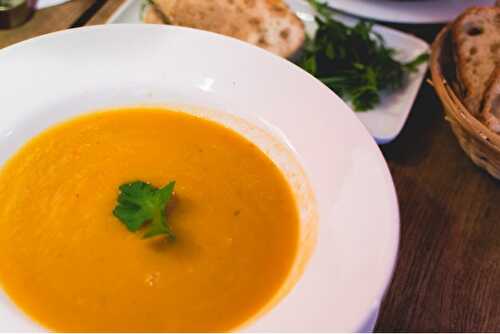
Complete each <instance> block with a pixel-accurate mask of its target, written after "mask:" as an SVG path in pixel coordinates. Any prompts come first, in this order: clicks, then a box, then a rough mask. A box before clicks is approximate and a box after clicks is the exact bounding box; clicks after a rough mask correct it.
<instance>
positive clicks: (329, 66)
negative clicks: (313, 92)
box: [299, 0, 429, 111]
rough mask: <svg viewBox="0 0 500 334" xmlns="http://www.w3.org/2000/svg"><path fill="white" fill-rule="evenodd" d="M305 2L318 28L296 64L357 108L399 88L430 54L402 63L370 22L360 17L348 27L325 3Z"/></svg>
mask: <svg viewBox="0 0 500 334" xmlns="http://www.w3.org/2000/svg"><path fill="white" fill-rule="evenodd" d="M308 2H309V4H310V5H311V6H312V7H313V9H314V10H315V11H316V17H315V19H316V22H317V24H318V30H317V32H316V35H315V37H314V38H312V39H311V38H308V39H307V40H306V43H305V47H304V54H303V55H302V57H301V59H300V61H299V65H300V66H301V67H302V68H304V69H305V70H306V71H308V72H309V73H311V74H312V75H314V76H315V77H317V78H318V79H319V80H321V81H322V82H323V83H324V84H325V85H327V86H328V87H329V88H330V89H332V90H333V91H334V92H335V93H337V94H338V95H339V96H340V97H342V98H343V99H344V100H346V101H349V102H350V103H351V104H352V106H353V107H354V110H356V111H366V110H369V109H372V108H373V107H374V106H375V105H376V104H378V103H379V102H380V91H382V90H385V89H396V88H399V87H401V86H402V84H403V82H404V79H405V75H406V74H407V73H409V72H414V71H416V70H417V68H418V65H420V64H421V63H423V62H425V61H427V59H428V57H429V55H428V54H427V53H424V54H421V55H419V56H418V57H416V58H415V59H414V60H412V61H410V62H408V63H401V62H399V61H397V60H395V59H394V56H395V54H396V50H394V49H392V48H389V47H387V46H386V45H385V42H384V39H383V37H382V36H380V35H379V34H377V33H375V32H374V31H373V30H372V28H373V24H372V23H370V22H367V21H363V20H361V21H359V22H358V23H357V24H356V25H355V26H354V27H349V26H347V25H345V24H343V23H342V22H339V21H336V20H334V19H333V18H332V15H331V11H330V9H329V8H328V6H327V5H326V4H323V3H320V2H318V0H308Z"/></svg>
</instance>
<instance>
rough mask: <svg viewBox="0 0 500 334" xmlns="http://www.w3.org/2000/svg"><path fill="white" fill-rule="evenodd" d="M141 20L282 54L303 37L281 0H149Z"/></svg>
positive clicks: (288, 52) (300, 24)
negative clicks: (208, 33)
mask: <svg viewBox="0 0 500 334" xmlns="http://www.w3.org/2000/svg"><path fill="white" fill-rule="evenodd" d="M158 11H161V13H159V12H158ZM161 14H163V15H164V18H162V17H161ZM143 20H144V21H145V22H146V23H169V24H174V25H181V26H187V27H192V28H197V29H203V30H208V31H212V32H216V33H220V34H224V35H228V36H231V37H235V38H238V39H240V40H243V41H246V42H249V43H252V44H255V45H257V46H260V47H262V48H264V49H267V50H269V51H271V52H273V53H275V54H277V55H280V56H283V57H290V56H292V55H293V54H294V53H295V52H296V51H297V50H298V49H299V48H300V47H301V45H302V44H303V42H304V39H305V32H304V24H303V22H302V21H301V20H300V19H299V18H298V17H297V16H296V15H295V13H294V12H292V11H291V10H290V9H289V8H288V6H287V5H286V4H285V3H284V2H283V1H282V0H153V5H152V6H149V7H147V8H146V9H145V12H144V14H143ZM165 21H167V22H165Z"/></svg>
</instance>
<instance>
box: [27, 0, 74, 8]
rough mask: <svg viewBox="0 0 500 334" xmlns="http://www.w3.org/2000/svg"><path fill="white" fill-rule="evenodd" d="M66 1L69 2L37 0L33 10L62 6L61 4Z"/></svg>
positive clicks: (63, 0)
mask: <svg viewBox="0 0 500 334" xmlns="http://www.w3.org/2000/svg"><path fill="white" fill-rule="evenodd" d="M68 1H71V0H37V1H36V3H35V8H36V9H43V8H48V7H52V6H57V5H62V4H63V3H66V2H68Z"/></svg>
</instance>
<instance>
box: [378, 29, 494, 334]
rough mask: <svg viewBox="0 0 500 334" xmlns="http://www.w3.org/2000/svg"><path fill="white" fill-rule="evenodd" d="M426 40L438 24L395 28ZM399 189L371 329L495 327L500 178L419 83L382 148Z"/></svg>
mask: <svg viewBox="0 0 500 334" xmlns="http://www.w3.org/2000/svg"><path fill="white" fill-rule="evenodd" d="M399 28H400V29H405V30H407V31H409V32H413V33H415V34H417V35H420V36H421V37H424V38H425V39H427V40H428V41H431V40H432V39H433V37H434V35H435V34H436V33H437V31H438V29H439V28H440V27H437V26H431V27H429V26H424V27H411V26H406V27H401V26H399ZM381 149H382V152H383V153H384V156H385V158H386V159H387V161H388V164H389V167H390V170H391V173H392V175H393V179H394V182H395V185H396V189H397V192H398V198H399V203H400V211H401V243H400V254H399V259H398V262H397V267H396V271H395V275H394V278H393V282H392V284H391V286H390V289H389V291H388V293H387V295H386V298H385V300H384V302H383V305H382V308H381V313H380V317H379V320H378V323H377V327H376V330H377V331H381V332H400V331H415V332H421V331H430V332H434V331H452V332H455V331H458V332H462V331H486V332H491V331H500V303H499V302H498V300H499V297H500V182H498V181H496V180H494V179H493V178H491V177H490V176H489V175H488V174H486V173H485V172H483V171H482V170H480V169H479V168H477V167H476V166H475V165H473V164H472V162H471V161H470V160H469V159H468V157H467V156H465V154H464V153H463V152H462V150H461V148H460V147H459V145H458V143H457V141H456V139H455V137H454V135H453V133H452V132H451V130H450V127H449V125H448V124H447V122H446V121H445V120H444V116H443V112H442V108H441V105H440V102H439V100H438V99H437V97H436V95H435V94H434V91H433V89H432V88H431V87H430V86H429V85H428V84H427V83H424V85H423V86H422V89H421V91H420V94H419V96H418V98H417V100H416V103H415V105H414V107H413V109H412V112H411V116H410V118H409V120H408V123H407V124H406V126H405V128H404V130H403V131H402V133H401V135H400V136H399V137H398V138H397V139H396V140H395V141H394V142H393V143H391V144H389V145H385V146H382V147H381Z"/></svg>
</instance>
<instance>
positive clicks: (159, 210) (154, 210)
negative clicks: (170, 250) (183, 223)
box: [113, 181, 175, 240]
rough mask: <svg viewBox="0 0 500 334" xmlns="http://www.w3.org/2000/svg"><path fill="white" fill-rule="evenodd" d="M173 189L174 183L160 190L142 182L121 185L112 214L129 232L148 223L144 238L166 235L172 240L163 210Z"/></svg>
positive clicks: (172, 235)
mask: <svg viewBox="0 0 500 334" xmlns="http://www.w3.org/2000/svg"><path fill="white" fill-rule="evenodd" d="M174 187H175V181H172V182H170V183H169V184H167V185H166V186H165V187H163V188H160V189H158V188H155V187H154V186H152V185H150V184H149V183H146V182H142V181H136V182H131V183H125V184H122V185H121V186H120V194H119V196H118V202H117V205H116V207H115V209H114V210H113V214H114V215H115V217H116V218H118V219H119V220H120V221H121V222H122V223H123V224H124V225H125V226H126V227H127V229H128V230H129V231H131V232H137V231H138V230H139V229H140V228H141V227H142V226H143V225H144V224H145V223H146V222H150V224H149V229H148V230H147V231H146V233H144V236H143V237H144V238H151V237H155V236H159V235H166V236H167V237H168V238H169V239H171V240H173V239H175V235H174V234H173V233H172V230H171V229H170V226H169V225H168V224H167V221H166V220H167V217H166V212H165V210H166V205H167V203H168V202H169V201H170V199H171V198H172V194H173V191H174Z"/></svg>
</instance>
